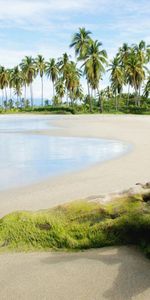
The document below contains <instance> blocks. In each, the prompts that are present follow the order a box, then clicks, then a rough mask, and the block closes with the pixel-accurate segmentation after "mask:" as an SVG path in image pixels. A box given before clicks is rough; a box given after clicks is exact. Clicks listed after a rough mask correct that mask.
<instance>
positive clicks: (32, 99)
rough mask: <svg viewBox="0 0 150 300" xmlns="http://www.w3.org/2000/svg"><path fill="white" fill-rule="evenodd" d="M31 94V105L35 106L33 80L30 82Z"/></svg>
mask: <svg viewBox="0 0 150 300" xmlns="http://www.w3.org/2000/svg"><path fill="white" fill-rule="evenodd" d="M30 95H31V106H32V107H33V88H32V82H30Z"/></svg>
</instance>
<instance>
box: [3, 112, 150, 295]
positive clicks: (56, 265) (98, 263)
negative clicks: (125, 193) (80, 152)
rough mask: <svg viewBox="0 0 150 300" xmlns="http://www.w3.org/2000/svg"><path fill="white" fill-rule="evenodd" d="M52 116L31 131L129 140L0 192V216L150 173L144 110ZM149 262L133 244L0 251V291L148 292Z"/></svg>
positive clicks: (149, 121) (123, 185) (91, 194)
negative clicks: (100, 157)
mask: <svg viewBox="0 0 150 300" xmlns="http://www.w3.org/2000/svg"><path fill="white" fill-rule="evenodd" d="M51 123H52V124H53V125H54V126H56V129H55V127H54V128H51V129H47V130H44V131H41V132H40V133H39V132H38V133H37V132H34V134H45V135H53V136H81V137H96V138H106V139H107V138H108V139H115V140H116V139H117V140H121V141H123V142H125V143H127V144H129V145H131V148H130V151H129V152H128V153H126V154H125V155H123V156H121V157H118V158H117V159H115V160H110V161H107V162H104V163H103V164H95V165H93V166H90V167H88V168H86V169H84V170H82V171H78V172H77V171H76V172H72V173H68V174H66V175H63V176H59V177H56V178H53V179H51V178H48V179H47V180H45V181H43V182H40V183H37V184H33V185H30V186H27V187H21V188H18V189H11V190H8V191H4V192H0V214H1V216H3V215H5V214H7V213H9V212H12V211H16V210H41V209H46V208H49V207H53V206H56V205H59V204H61V203H64V202H68V201H72V200H76V199H81V198H98V197H99V196H100V195H103V194H108V193H113V192H117V191H122V190H126V189H128V188H130V187H132V186H134V185H135V184H136V183H138V182H142V183H144V182H146V181H149V179H150V171H149V170H150V160H149V153H150V139H149V133H150V117H147V116H144V117H142V116H119V115H117V116H115V115H114V116H111V115H110V116H108V115H106V116H105V115H103V116H99V115H93V116H92V115H90V116H88V115H87V116H86V115H84V116H60V118H59V119H58V118H57V120H53V121H52V122H51ZM29 134H31V133H29ZM68 146H69V145H68ZM93 155H94V153H93ZM149 268H150V262H149V260H148V259H147V258H145V257H144V255H143V254H142V253H140V251H139V250H138V249H137V248H135V247H124V246H123V247H110V248H102V249H97V250H88V251H82V252H77V253H67V252H66V253H64V252H60V253H58V252H57V253H54V252H45V253H41V252H37V253H12V254H11V253H5V254H1V255H0V298H1V299H2V300H5V299H12V300H13V299H22V300H26V299H28V300H30V299H31V300H34V299H36V300H38V299H39V300H41V299H45V300H49V299H51V300H59V299H61V300H62V299H64V300H84V299H86V300H103V299H110V300H111V299H114V300H131V299H132V300H148V299H149V294H150V284H149V283H150V272H149Z"/></svg>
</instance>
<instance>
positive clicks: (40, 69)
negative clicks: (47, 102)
mask: <svg viewBox="0 0 150 300" xmlns="http://www.w3.org/2000/svg"><path fill="white" fill-rule="evenodd" d="M35 66H36V71H37V73H39V75H40V77H41V105H42V106H43V104H44V103H43V101H44V99H43V98H44V96H43V94H44V82H43V77H44V72H45V68H46V64H45V59H44V57H43V56H42V55H40V54H39V55H38V56H37V58H36V59H35Z"/></svg>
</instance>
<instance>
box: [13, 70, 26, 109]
mask: <svg viewBox="0 0 150 300" xmlns="http://www.w3.org/2000/svg"><path fill="white" fill-rule="evenodd" d="M11 80H12V85H13V87H14V90H15V94H16V95H17V103H18V102H19V97H20V98H21V95H22V85H23V78H22V73H21V71H20V69H19V67H18V66H16V67H15V68H14V69H13V71H12V77H11ZM20 100H21V99H20Z"/></svg>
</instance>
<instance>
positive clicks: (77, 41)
mask: <svg viewBox="0 0 150 300" xmlns="http://www.w3.org/2000/svg"><path fill="white" fill-rule="evenodd" d="M90 35H91V31H89V30H86V29H85V28H84V27H82V28H79V32H76V33H75V34H74V35H73V37H72V42H71V44H70V47H71V48H72V47H74V48H75V55H76V56H78V57H79V59H81V60H82V59H84V58H85V55H86V53H87V50H88V47H89V43H90V41H91V38H90Z"/></svg>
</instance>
